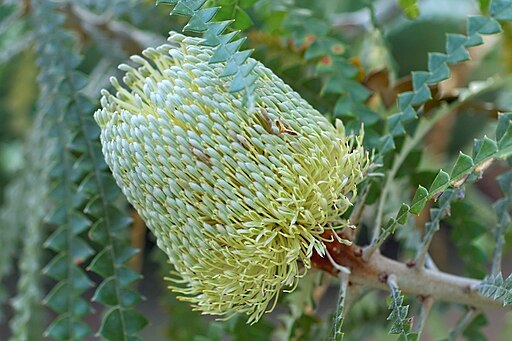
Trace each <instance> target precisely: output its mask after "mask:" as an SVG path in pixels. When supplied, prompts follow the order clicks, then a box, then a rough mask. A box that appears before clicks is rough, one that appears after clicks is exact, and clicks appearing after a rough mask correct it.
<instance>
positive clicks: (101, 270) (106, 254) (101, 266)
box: [87, 247, 114, 278]
mask: <svg viewBox="0 0 512 341" xmlns="http://www.w3.org/2000/svg"><path fill="white" fill-rule="evenodd" d="M87 269H88V270H89V271H94V272H95V273H97V274H98V275H100V276H101V277H104V278H106V277H109V276H112V275H113V274H114V261H113V260H112V255H111V250H110V247H106V248H105V249H103V250H102V251H101V252H100V253H98V254H97V255H96V256H95V257H94V258H93V260H92V261H91V264H90V265H89V267H88V268H87Z"/></svg>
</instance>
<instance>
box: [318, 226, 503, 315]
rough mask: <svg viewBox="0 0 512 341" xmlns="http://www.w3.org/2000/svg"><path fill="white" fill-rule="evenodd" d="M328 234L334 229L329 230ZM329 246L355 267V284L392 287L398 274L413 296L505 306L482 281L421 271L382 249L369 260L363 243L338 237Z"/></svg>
mask: <svg viewBox="0 0 512 341" xmlns="http://www.w3.org/2000/svg"><path fill="white" fill-rule="evenodd" d="M327 233H333V232H332V231H328V232H327ZM325 237H326V238H328V237H329V236H327V235H326V236H325ZM331 237H332V238H334V237H333V236H331ZM326 246H327V248H328V250H327V251H328V252H329V253H330V255H331V256H332V258H333V259H334V261H335V262H336V263H337V264H339V265H341V266H343V267H347V268H349V269H350V270H351V275H350V282H351V283H352V284H355V285H364V286H367V287H370V288H374V289H382V290H389V287H388V285H387V284H386V280H387V277H388V276H389V275H391V274H394V275H395V276H396V278H397V282H398V284H399V286H400V289H401V290H402V291H403V292H404V293H405V294H408V295H409V296H414V297H418V296H421V297H432V299H433V300H436V301H445V302H452V303H458V304H464V305H467V306H472V307H477V308H481V309H486V308H503V304H502V302H500V301H496V300H493V299H492V298H489V297H486V296H484V295H482V294H481V293H480V292H478V290H476V289H475V288H476V287H477V286H478V284H480V282H481V281H480V280H477V279H473V278H467V277H461V276H455V275H451V274H447V273H445V272H441V271H435V270H430V269H425V270H424V271H417V270H416V269H415V268H411V267H410V266H408V265H407V264H404V263H401V262H398V261H395V260H393V259H390V258H387V257H384V256H382V255H381V254H380V253H378V252H376V253H373V254H372V255H371V257H370V258H369V259H368V260H367V261H365V260H363V259H362V257H361V248H360V247H359V246H356V245H352V246H348V245H344V244H341V243H339V242H337V241H336V239H335V241H334V242H331V243H328V244H327V245H326ZM312 260H313V264H314V266H315V267H317V268H320V269H322V270H324V271H327V272H329V273H331V274H333V275H336V276H337V275H338V271H337V270H336V269H335V268H334V267H333V265H332V264H331V263H330V262H329V261H328V260H326V259H325V258H322V257H312Z"/></svg>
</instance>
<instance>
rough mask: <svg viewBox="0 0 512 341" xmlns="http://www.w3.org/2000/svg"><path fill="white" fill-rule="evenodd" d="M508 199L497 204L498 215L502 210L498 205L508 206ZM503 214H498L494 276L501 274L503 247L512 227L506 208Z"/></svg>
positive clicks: (493, 263)
mask: <svg viewBox="0 0 512 341" xmlns="http://www.w3.org/2000/svg"><path fill="white" fill-rule="evenodd" d="M507 201H508V200H507V198H506V197H505V198H502V199H500V200H498V201H497V202H496V203H495V205H494V206H495V208H496V212H497V213H498V212H499V211H500V209H498V206H497V205H506V204H507ZM501 210H503V213H502V214H501V215H500V214H499V213H498V224H497V226H496V230H495V236H496V245H495V247H494V253H493V257H492V272H491V273H492V274H493V275H497V274H499V273H501V263H502V257H503V246H505V232H506V230H507V227H509V226H510V215H509V213H508V212H507V209H506V208H502V209H501Z"/></svg>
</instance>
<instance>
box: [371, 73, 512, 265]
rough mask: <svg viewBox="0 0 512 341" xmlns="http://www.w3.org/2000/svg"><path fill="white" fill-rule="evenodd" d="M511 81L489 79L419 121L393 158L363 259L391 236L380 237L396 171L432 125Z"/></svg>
mask: <svg viewBox="0 0 512 341" xmlns="http://www.w3.org/2000/svg"><path fill="white" fill-rule="evenodd" d="M511 80H512V77H497V78H490V79H489V81H488V82H487V84H486V85H485V86H483V87H481V88H480V89H478V91H474V92H472V93H470V94H468V95H467V96H466V97H464V99H463V100H459V101H456V102H454V103H452V104H450V105H445V106H443V107H441V108H439V109H438V110H437V111H436V112H435V113H434V114H433V116H432V118H430V119H423V120H421V121H420V123H419V125H418V128H417V129H416V132H415V134H414V136H413V137H411V138H407V139H406V141H405V143H404V146H403V147H402V150H401V151H400V153H399V154H398V156H397V157H396V158H395V160H394V162H393V166H392V168H391V169H390V171H389V173H388V174H387V177H386V181H385V183H384V187H383V189H382V193H381V197H380V200H379V205H378V208H377V214H376V217H375V225H374V228H373V237H372V242H371V244H370V245H369V246H368V247H366V248H365V250H363V259H369V258H370V257H371V255H372V254H373V253H374V252H375V251H376V250H378V249H379V248H380V246H381V245H382V243H384V241H385V240H386V238H387V236H388V235H389V234H391V232H392V231H386V233H385V235H381V231H380V230H381V226H382V219H383V215H384V206H385V203H386V202H387V200H388V194H389V192H390V190H391V186H392V185H393V182H394V178H395V176H396V174H397V173H398V170H399V169H400V167H401V166H402V164H403V162H404V161H405V159H406V158H407V156H408V155H409V153H410V152H411V151H412V150H413V149H414V147H416V145H417V144H418V143H419V142H420V141H421V140H422V139H423V138H424V137H425V135H426V134H427V133H428V132H429V131H430V129H431V128H432V127H433V126H434V124H435V123H436V122H437V121H439V120H440V119H441V118H443V117H444V116H446V115H448V114H450V113H453V112H456V109H458V108H459V107H461V106H462V105H464V104H465V103H466V102H467V101H469V100H472V99H473V98H475V97H476V96H479V95H482V94H483V93H485V92H487V91H490V90H493V89H495V88H498V87H500V86H503V85H504V84H507V83H508V82H510V81H511Z"/></svg>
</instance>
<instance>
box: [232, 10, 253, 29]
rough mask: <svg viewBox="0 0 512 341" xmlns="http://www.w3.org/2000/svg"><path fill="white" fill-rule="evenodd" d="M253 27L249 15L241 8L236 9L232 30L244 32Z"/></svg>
mask: <svg viewBox="0 0 512 341" xmlns="http://www.w3.org/2000/svg"><path fill="white" fill-rule="evenodd" d="M252 25H254V22H253V21H252V19H251V17H250V16H249V14H247V12H246V11H244V10H243V9H241V8H238V9H237V10H236V12H235V22H234V23H233V29H235V30H246V29H248V28H249V27H251V26H252Z"/></svg>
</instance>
